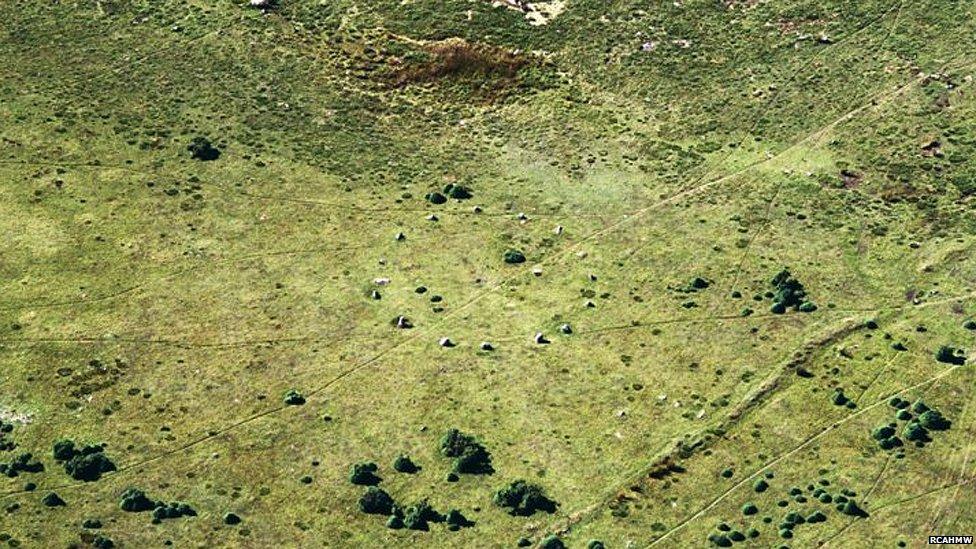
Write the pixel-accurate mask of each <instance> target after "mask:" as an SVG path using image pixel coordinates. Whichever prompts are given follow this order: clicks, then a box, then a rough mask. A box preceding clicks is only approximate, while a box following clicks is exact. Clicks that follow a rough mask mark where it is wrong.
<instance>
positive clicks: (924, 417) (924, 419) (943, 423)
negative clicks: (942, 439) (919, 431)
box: [918, 410, 952, 431]
mask: <svg viewBox="0 0 976 549" xmlns="http://www.w3.org/2000/svg"><path fill="white" fill-rule="evenodd" d="M918 422H919V424H921V425H922V427H925V428H926V429H930V430H932V431H945V430H946V429H948V428H949V427H951V426H952V422H950V421H949V420H947V419H946V418H945V417H943V415H942V413H941V412H939V411H938V410H927V411H925V412H923V413H922V414H921V415H920V416H918Z"/></svg>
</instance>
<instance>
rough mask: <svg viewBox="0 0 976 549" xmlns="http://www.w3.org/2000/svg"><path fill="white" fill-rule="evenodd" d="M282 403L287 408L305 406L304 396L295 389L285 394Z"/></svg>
mask: <svg viewBox="0 0 976 549" xmlns="http://www.w3.org/2000/svg"><path fill="white" fill-rule="evenodd" d="M284 402H285V404H287V405H289V406H301V405H302V404H305V396H304V395H302V394H301V393H299V392H298V391H296V390H295V389H291V390H290V391H288V392H287V393H285V397H284Z"/></svg>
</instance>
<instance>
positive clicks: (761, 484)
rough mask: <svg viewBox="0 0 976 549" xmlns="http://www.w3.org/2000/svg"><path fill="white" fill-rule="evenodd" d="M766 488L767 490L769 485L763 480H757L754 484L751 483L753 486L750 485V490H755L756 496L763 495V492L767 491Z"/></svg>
mask: <svg viewBox="0 0 976 549" xmlns="http://www.w3.org/2000/svg"><path fill="white" fill-rule="evenodd" d="M768 488H769V483H768V482H766V481H765V480H763V479H758V480H757V481H756V482H754V483H753V485H752V489H753V490H755V492H756V493H757V494H761V493H763V492H765V491H766V489H768Z"/></svg>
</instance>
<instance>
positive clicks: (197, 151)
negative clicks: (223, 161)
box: [186, 137, 220, 161]
mask: <svg viewBox="0 0 976 549" xmlns="http://www.w3.org/2000/svg"><path fill="white" fill-rule="evenodd" d="M186 150H188V151H190V156H191V157H192V158H195V159H197V160H203V161H209V160H217V158H219V157H220V150H219V149H217V148H216V147H214V146H213V143H211V142H210V140H209V139H207V138H206V137H194V138H193V141H190V144H189V145H187V147H186Z"/></svg>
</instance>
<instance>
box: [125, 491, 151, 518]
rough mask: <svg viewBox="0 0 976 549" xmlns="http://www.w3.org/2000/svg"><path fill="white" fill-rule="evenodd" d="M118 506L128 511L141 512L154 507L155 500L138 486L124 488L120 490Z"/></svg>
mask: <svg viewBox="0 0 976 549" xmlns="http://www.w3.org/2000/svg"><path fill="white" fill-rule="evenodd" d="M119 507H120V508H121V509H122V510H123V511H128V512H129V513H142V512H144V511H151V510H153V508H155V507H156V502H155V501H153V500H151V499H149V498H148V497H146V493H145V492H143V491H142V490H140V489H138V488H132V487H129V488H126V489H125V490H124V491H123V492H122V498H121V501H119Z"/></svg>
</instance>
